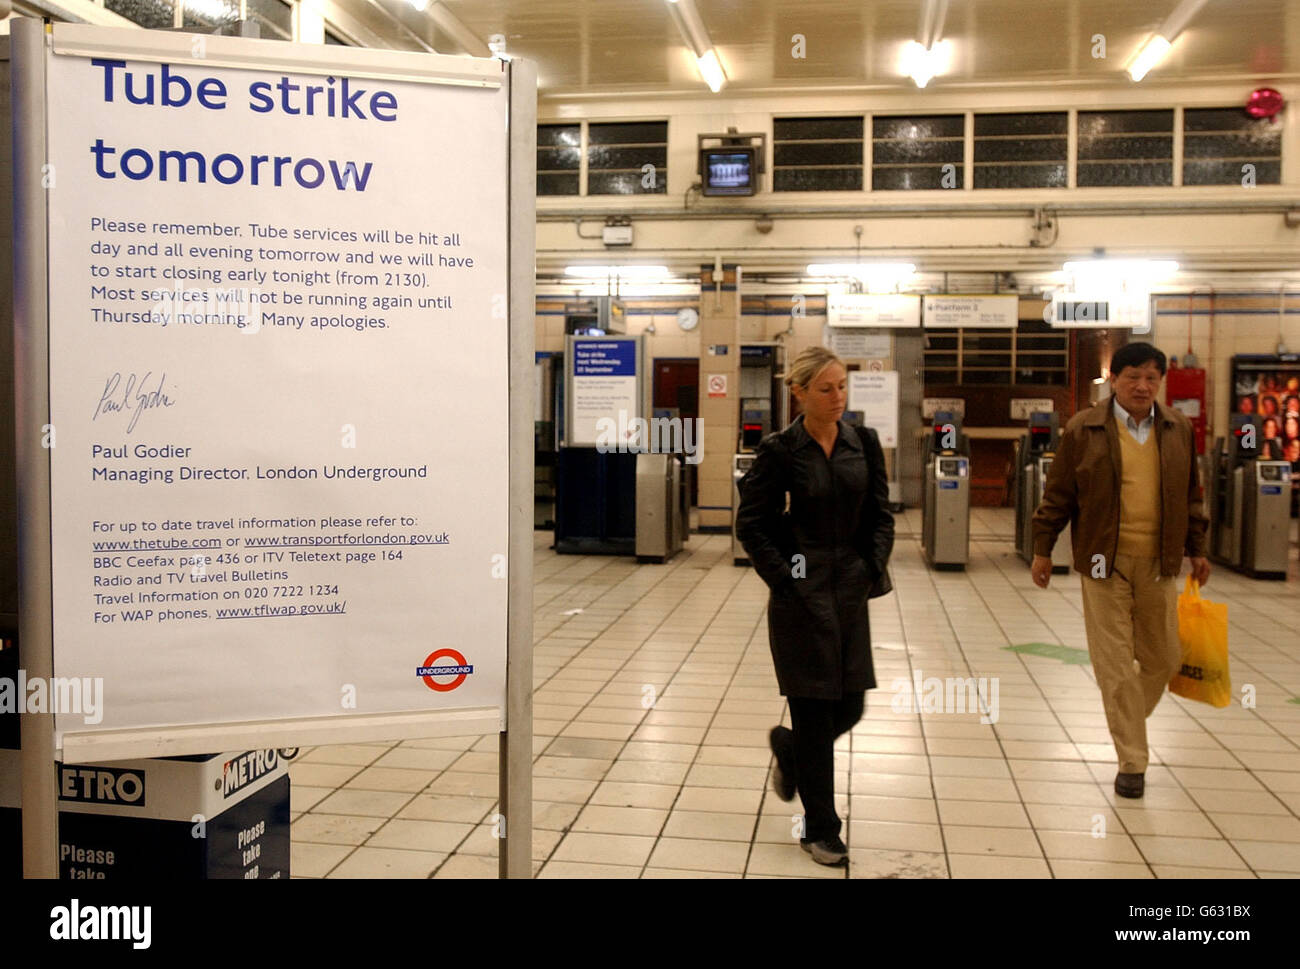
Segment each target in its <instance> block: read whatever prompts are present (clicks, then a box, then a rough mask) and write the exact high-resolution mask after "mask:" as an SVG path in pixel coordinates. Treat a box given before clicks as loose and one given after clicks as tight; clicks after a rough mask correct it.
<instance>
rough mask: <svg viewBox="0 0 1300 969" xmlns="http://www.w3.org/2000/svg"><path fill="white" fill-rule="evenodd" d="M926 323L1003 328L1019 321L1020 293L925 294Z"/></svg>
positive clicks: (1016, 324) (937, 325)
mask: <svg viewBox="0 0 1300 969" xmlns="http://www.w3.org/2000/svg"><path fill="white" fill-rule="evenodd" d="M924 305H925V325H926V326H932V327H961V328H964V329H975V328H979V327H1000V328H1006V329H1012V330H1014V329H1015V328H1016V327H1017V326H1018V325H1019V322H1020V298H1019V297H1018V296H926V297H925V300H924Z"/></svg>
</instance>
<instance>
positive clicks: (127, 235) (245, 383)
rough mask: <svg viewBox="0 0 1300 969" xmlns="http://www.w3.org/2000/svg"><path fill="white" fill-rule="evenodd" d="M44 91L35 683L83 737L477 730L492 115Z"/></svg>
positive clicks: (490, 457) (498, 482) (480, 97)
mask: <svg viewBox="0 0 1300 969" xmlns="http://www.w3.org/2000/svg"><path fill="white" fill-rule="evenodd" d="M267 46H268V48H269V47H271V46H272V45H267ZM48 92H49V95H48V96H49V103H50V104H51V106H52V110H51V111H50V115H49V162H50V168H51V171H52V172H53V173H55V177H56V178H57V188H56V189H52V190H51V191H50V192H49V213H50V222H49V251H50V279H51V281H52V285H51V292H50V398H51V400H50V408H51V413H52V415H53V416H52V420H53V425H54V429H55V431H54V432H53V433H57V446H55V447H53V448H52V449H51V478H52V496H51V497H52V506H53V512H52V522H53V536H52V547H53V596H54V618H53V631H54V643H55V650H54V655H55V673H56V675H58V676H67V677H84V676H102V677H103V678H104V711H103V721H102V723H101V724H100V725H99V726H98V727H97V728H96V729H105V730H106V729H124V728H135V727H164V726H167V725H184V724H192V723H204V724H217V723H237V722H245V721H266V720H284V719H288V718H296V717H321V716H334V715H340V714H353V713H355V714H375V713H380V714H383V713H396V712H424V711H434V710H443V709H451V708H462V707H503V704H504V683H505V659H506V607H507V582H506V581H505V579H504V576H505V553H506V549H507V516H508V506H509V494H508V482H507V468H508V435H507V433H506V428H507V423H508V397H509V390H510V388H509V376H508V357H507V352H508V348H507V319H506V312H505V309H506V295H505V294H506V293H507V292H508V286H507V262H506V246H507V206H508V199H507V153H506V138H507V106H508V104H507V99H508V88H507V87H506V86H504V85H500V86H488V85H480V86H472V85H468V86H459V87H452V86H445V85H438V84H425V83H413V82H409V81H407V82H403V81H398V80H376V79H372V78H350V77H348V76H346V75H345V73H344V72H343V71H338V72H336V73H335V74H332V75H330V76H324V75H321V74H295V73H288V72H284V71H281V70H278V69H275V68H267V69H256V68H253V69H232V68H221V67H215V66H209V65H205V64H202V63H201V62H198V61H190V62H187V63H185V64H182V65H179V66H177V65H159V64H151V63H140V62H134V61H122V60H116V59H113V58H111V57H99V58H95V59H92V58H89V57H80V56H54V57H52V58H51V60H50V64H49V73H48ZM521 390H523V392H525V393H526V390H525V389H522V388H521ZM57 728H58V731H59V733H60V736H61V735H62V733H63V732H66V731H69V730H79V729H84V728H83V726H82V724H81V722H80V719H79V718H77V717H71V718H68V717H63V716H61V717H60V718H59V720H58V721H57Z"/></svg>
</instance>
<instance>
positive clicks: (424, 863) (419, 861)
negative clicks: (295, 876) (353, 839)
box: [327, 847, 447, 878]
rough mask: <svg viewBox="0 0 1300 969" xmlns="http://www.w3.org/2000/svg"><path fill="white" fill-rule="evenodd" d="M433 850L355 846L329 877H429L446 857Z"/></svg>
mask: <svg viewBox="0 0 1300 969" xmlns="http://www.w3.org/2000/svg"><path fill="white" fill-rule="evenodd" d="M446 857H447V856H446V855H445V854H438V853H436V852H432V851H403V850H400V849H396V848H365V847H362V848H357V849H356V850H354V851H353V852H352V854H350V855H348V857H347V858H346V859H344V860H343V862H342V863H340V864H339V865H338V867H336V868H335V869H334V870H333V871H332V872H330V873H329V875H328V876H327V877H329V878H428V877H429V876H430V875H431V874H433V870H434V869H435V868H437V867H438V865H440V864H441V863H442V862H443V861H444V860H445V859H446Z"/></svg>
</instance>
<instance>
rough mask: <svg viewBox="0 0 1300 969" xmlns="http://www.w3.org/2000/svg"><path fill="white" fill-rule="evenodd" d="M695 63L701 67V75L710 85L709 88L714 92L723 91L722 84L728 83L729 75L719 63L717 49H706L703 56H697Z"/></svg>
mask: <svg viewBox="0 0 1300 969" xmlns="http://www.w3.org/2000/svg"><path fill="white" fill-rule="evenodd" d="M695 63H696V66H697V67H699V69H700V77H701V78H703V80H704V83H705V84H707V85H708V86H709V90H710V91H712V92H713V93H714V94H717V93H718V92H719V91H721V90H722V86H723V85H724V84H726V83H727V75H726V74H724V73H723V71H722V65H721V64H720V63H718V54H717V51H715V50H713V49H712V48H710V49H709V50H707V51H705V53H704V56H703V57H697V58H695Z"/></svg>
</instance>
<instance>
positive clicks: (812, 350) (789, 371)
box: [785, 346, 849, 387]
mask: <svg viewBox="0 0 1300 969" xmlns="http://www.w3.org/2000/svg"><path fill="white" fill-rule="evenodd" d="M832 363H838V364H839V365H840V366H841V367H844V361H843V360H841V359H840V358H839V357H838V356H836V355H835V354H834V353H832V352H831V351H830V350H828V349H826V348H825V347H818V346H811V347H806V348H804V349H803V350H801V351H800V352H799V355H798V356H797V357H795V358H794V361H793V362H792V363H791V364H790V366H788V367H787V368H786V371H785V382H786V384H787V385H790V384H798V385H799V386H800V387H807V386H808V385H809V384H810V383H812V381H813V378H814V377H816V376H817V375H818V374H819V373H821V372H822V371H823V370H824V369H826V368H827V367H829V366H830V365H831V364H832ZM844 369H845V371H846V372H847V371H848V369H849V368H848V367H844Z"/></svg>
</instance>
